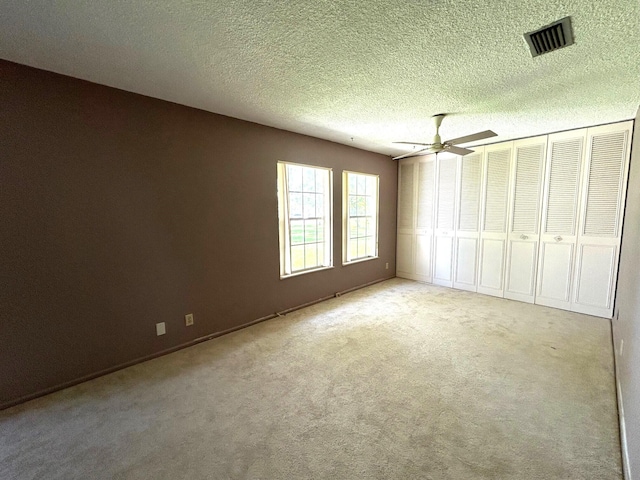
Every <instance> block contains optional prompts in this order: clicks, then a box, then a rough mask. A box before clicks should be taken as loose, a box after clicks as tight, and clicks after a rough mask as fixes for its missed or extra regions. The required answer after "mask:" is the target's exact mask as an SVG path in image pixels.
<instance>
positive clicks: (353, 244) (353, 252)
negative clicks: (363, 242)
mask: <svg viewBox="0 0 640 480" xmlns="http://www.w3.org/2000/svg"><path fill="white" fill-rule="evenodd" d="M354 258H358V239H356V238H354V239H352V240H349V259H350V260H353V259H354Z"/></svg>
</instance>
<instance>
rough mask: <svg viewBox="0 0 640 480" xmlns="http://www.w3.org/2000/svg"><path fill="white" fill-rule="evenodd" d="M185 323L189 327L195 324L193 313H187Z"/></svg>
mask: <svg viewBox="0 0 640 480" xmlns="http://www.w3.org/2000/svg"><path fill="white" fill-rule="evenodd" d="M184 324H185V325H186V326H187V327H189V326H191V325H193V313H187V314H186V315H185V316H184Z"/></svg>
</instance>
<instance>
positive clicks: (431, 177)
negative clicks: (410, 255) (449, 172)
mask: <svg viewBox="0 0 640 480" xmlns="http://www.w3.org/2000/svg"><path fill="white" fill-rule="evenodd" d="M418 158H419V160H418V162H417V164H416V166H417V169H418V174H417V178H418V182H417V183H418V184H417V188H416V195H417V208H416V230H415V231H416V239H415V262H416V263H415V275H416V280H420V281H423V282H429V283H431V282H432V281H433V277H432V258H433V222H434V218H433V217H434V207H435V180H436V163H435V156H430V157H418Z"/></svg>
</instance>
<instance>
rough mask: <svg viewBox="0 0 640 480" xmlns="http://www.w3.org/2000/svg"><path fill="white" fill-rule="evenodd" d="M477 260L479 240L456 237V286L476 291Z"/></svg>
mask: <svg viewBox="0 0 640 480" xmlns="http://www.w3.org/2000/svg"><path fill="white" fill-rule="evenodd" d="M477 262H478V240H477V239H475V238H464V237H463V238H456V271H455V285H454V286H455V288H461V289H463V290H471V291H475V289H476V265H477ZM464 287H467V288H464Z"/></svg>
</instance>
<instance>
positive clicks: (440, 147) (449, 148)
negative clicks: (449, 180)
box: [393, 113, 498, 160]
mask: <svg viewBox="0 0 640 480" xmlns="http://www.w3.org/2000/svg"><path fill="white" fill-rule="evenodd" d="M445 115H446V114H444V113H438V114H437V115H434V116H433V117H431V118H433V123H434V124H435V126H436V134H435V135H434V136H433V142H431V143H418V142H393V143H402V144H405V145H414V146H415V145H418V146H421V147H424V148H422V149H420V150H417V151H414V152H409V153H405V154H404V155H400V156H399V157H394V158H393V159H394V160H400V159H403V158H407V157H414V156H416V155H427V154H429V153H441V152H450V153H453V154H455V155H468V154H469V153H473V150H469V149H468V148H462V147H456V145H458V144H459V143H469V142H475V141H477V140H484V139H485V138H490V137H495V136H496V135H498V134H497V133H495V132H492V131H491V130H485V131H484V132H478V133H474V134H472V135H466V136H464V137H458V138H454V139H452V140H447V141H445V142H443V141H442V140H441V139H440V134H439V133H438V130H440V125H441V124H442V119H443V118H444V117H445Z"/></svg>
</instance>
